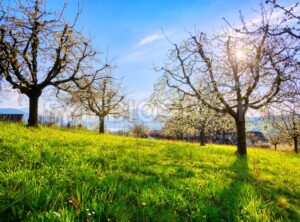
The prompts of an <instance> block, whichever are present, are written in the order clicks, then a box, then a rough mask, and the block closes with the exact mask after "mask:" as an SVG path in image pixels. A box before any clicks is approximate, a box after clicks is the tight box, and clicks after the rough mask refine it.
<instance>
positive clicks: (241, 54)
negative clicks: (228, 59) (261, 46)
mask: <svg viewBox="0 0 300 222" xmlns="http://www.w3.org/2000/svg"><path fill="white" fill-rule="evenodd" d="M245 57H246V56H245V52H243V50H240V49H238V50H236V51H235V58H236V59H237V60H238V61H243V60H245Z"/></svg>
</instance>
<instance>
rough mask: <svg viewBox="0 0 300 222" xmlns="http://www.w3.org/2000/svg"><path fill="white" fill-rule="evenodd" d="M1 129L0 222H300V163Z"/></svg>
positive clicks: (260, 154)
mask: <svg viewBox="0 0 300 222" xmlns="http://www.w3.org/2000/svg"><path fill="white" fill-rule="evenodd" d="M234 151H235V148H234V147H230V146H211V145H208V146H206V147H199V146H198V145H196V144H188V143H176V142H162V141H154V140H144V139H133V138H125V137H118V136H112V135H97V134H94V133H89V132H84V131H68V130H58V129H50V128H40V129H27V128H26V127H24V126H21V125H17V124H4V123H0V218H1V219H0V221H17V220H22V221H74V220H75V221H100V220H101V221H222V220H223V221H241V220H243V221H275V220H278V221H288V220H290V221H300V209H299V208H300V200H299V197H300V164H299V163H300V156H299V155H298V156H297V155H295V154H293V153H280V152H274V151H267V150H259V149H249V155H248V158H247V159H246V158H237V157H236V156H235V155H234Z"/></svg>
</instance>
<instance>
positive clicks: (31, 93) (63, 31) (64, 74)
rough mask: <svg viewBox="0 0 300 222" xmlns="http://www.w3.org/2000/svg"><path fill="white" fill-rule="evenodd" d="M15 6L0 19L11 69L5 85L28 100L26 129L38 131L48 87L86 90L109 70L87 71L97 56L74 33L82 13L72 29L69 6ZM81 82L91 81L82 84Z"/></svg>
mask: <svg viewBox="0 0 300 222" xmlns="http://www.w3.org/2000/svg"><path fill="white" fill-rule="evenodd" d="M16 5H17V6H16V7H15V8H9V7H7V8H6V9H5V12H6V14H5V15H4V17H3V19H2V20H1V24H0V47H1V54H3V53H4V55H5V59H6V61H7V63H8V65H7V66H3V65H2V63H0V65H1V70H4V76H5V79H6V81H7V82H8V83H9V84H10V85H11V86H12V87H13V88H14V89H17V90H18V91H19V92H20V93H22V94H25V95H26V96H27V97H28V98H29V119H28V126H37V125H38V102H39V98H40V96H41V94H42V92H43V90H44V89H45V88H47V87H49V86H52V87H56V88H59V89H63V90H68V89H70V88H71V87H72V86H76V87H79V88H85V87H87V86H88V85H90V84H91V83H92V82H93V81H94V80H95V79H97V76H98V74H99V72H100V70H102V69H104V68H105V67H106V66H104V67H102V68H101V69H100V70H97V71H96V72H93V73H91V72H89V71H90V69H89V68H90V65H89V63H88V61H89V60H90V59H91V58H93V57H94V56H95V55H96V52H95V51H94V50H93V48H92V47H91V43H90V41H89V40H87V39H86V38H84V37H83V36H82V35H81V33H80V32H79V31H77V30H76V29H75V23H76V20H77V18H78V15H79V13H77V15H76V17H75V19H74V23H73V24H71V23H69V22H67V21H66V19H65V18H64V16H63V14H64V9H65V6H64V7H63V9H62V10H61V11H59V12H51V11H49V10H47V8H46V3H45V1H43V0H35V1H22V0H19V1H16ZM87 70H89V71H87ZM82 79H85V80H87V79H88V81H84V83H85V84H84V85H80V82H82V81H80V80H82Z"/></svg>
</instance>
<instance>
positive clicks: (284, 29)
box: [264, 0, 300, 39]
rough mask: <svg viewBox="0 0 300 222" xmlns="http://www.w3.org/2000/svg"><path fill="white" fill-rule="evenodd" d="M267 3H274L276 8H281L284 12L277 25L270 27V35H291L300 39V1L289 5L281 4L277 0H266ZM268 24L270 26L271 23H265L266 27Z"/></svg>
mask: <svg viewBox="0 0 300 222" xmlns="http://www.w3.org/2000/svg"><path fill="white" fill-rule="evenodd" d="M265 3H266V4H270V5H272V7H273V8H275V9H279V10H280V11H281V12H282V14H283V15H282V16H281V19H280V21H279V23H278V24H277V26H276V27H274V28H271V29H270V28H269V30H268V33H269V34H270V35H289V36H291V37H293V38H296V39H300V16H299V15H298V14H297V13H299V12H298V10H299V9H300V3H299V1H294V2H293V3H290V5H288V6H284V5H282V4H279V3H278V1H277V0H266V1H265ZM264 15H266V13H264ZM267 25H268V26H270V24H269V23H265V27H264V28H265V29H266V26H267Z"/></svg>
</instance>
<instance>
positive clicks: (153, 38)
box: [139, 34, 164, 46]
mask: <svg viewBox="0 0 300 222" xmlns="http://www.w3.org/2000/svg"><path fill="white" fill-rule="evenodd" d="M162 38H164V35H161V34H153V35H148V36H146V37H144V38H142V39H141V40H140V42H139V46H141V45H146V44H149V43H151V42H154V41H157V40H159V39H162Z"/></svg>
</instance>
